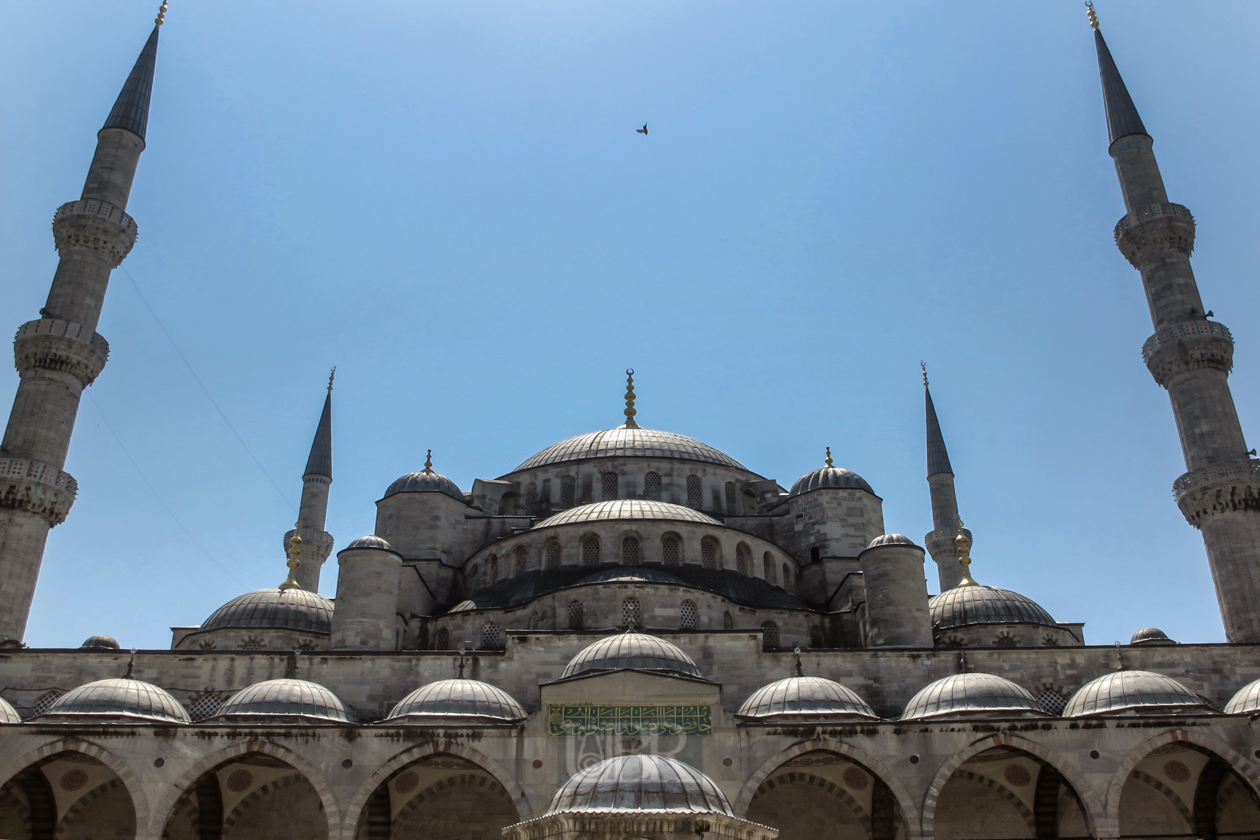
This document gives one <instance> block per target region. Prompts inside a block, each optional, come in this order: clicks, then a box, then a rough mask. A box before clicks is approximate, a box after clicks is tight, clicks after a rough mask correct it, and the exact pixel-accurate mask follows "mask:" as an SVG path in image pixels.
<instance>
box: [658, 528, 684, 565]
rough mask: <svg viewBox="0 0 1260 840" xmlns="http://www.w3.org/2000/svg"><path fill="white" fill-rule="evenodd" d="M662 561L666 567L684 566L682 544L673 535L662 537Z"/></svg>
mask: <svg viewBox="0 0 1260 840" xmlns="http://www.w3.org/2000/svg"><path fill="white" fill-rule="evenodd" d="M661 561H662V562H663V563H664V564H665V565H666V566H681V565H682V543H681V542H679V540H678V537H675V536H674V535H673V534H666V535H665V536H663V537H661Z"/></svg>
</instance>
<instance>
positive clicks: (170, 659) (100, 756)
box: [0, 4, 1260, 840]
mask: <svg viewBox="0 0 1260 840" xmlns="http://www.w3.org/2000/svg"><path fill="white" fill-rule="evenodd" d="M164 12H165V4H163V12H162V13H159V16H158V19H157V21H156V24H157V25H156V26H155V27H154V29H153V31H152V34H151V35H150V36H149V38H148V41H147V42H146V43H145V45H144V47H143V50H142V51H141V53H140V56H139V59H138V60H137V62H136V64H135V67H134V69H133V70H132V72H131V75H130V76H129V77H128V78H127V80H126V82H125V84H124V85H123V88H122V92H121V94H120V95H119V97H118V99H117V102H116V103H115V104H114V106H113V108H112V110H111V111H110V112H109V116H108V118H107V120H106V122H105V125H104V127H103V128H102V129H101V131H100V132H99V134H98V145H97V148H96V153H95V156H94V158H93V160H92V163H91V165H90V167H89V171H88V176H87V181H86V184H85V186H84V189H83V193H82V196H81V197H80V199H78V200H76V201H71V202H69V203H67V204H64V205H62V206H61V207H60V208H59V209H58V210H57V211H56V215H55V217H54V220H53V235H54V238H55V241H56V246H57V249H58V251H59V254H60V262H59V265H58V268H57V271H56V275H55V277H54V278H53V283H52V288H51V291H50V293H49V296H48V300H47V304H46V305H45V307H44V308H43V309H41V310H40V312H39V318H38V319H36V320H33V321H29V322H27V323H25V324H23V325H21V326H20V327H19V328H18V332H17V337H16V339H15V342H14V351H15V358H16V365H17V368H18V371H19V372H20V374H21V381H20V385H19V388H18V391H17V394H16V396H15V399H14V405H13V410H12V414H11V416H10V419H9V422H8V426H7V429H6V431H5V435H4V439H3V444H2V446H0V639H3V640H4V641H3V645H2V646H0V697H2V699H0V837H3V838H13V840H52V838H58V840H61V839H62V838H64V839H65V840H71V839H72V838H73V839H74V840H88V838H124V837H136V838H144V840H159V838H163V839H165V838H170V839H171V840H212V839H217V840H224V839H225V838H232V840H237V838H275V840H288V838H292V839H293V840H298V838H301V839H302V840H311V839H315V840H323V838H331V840H387V838H413V837H414V838H426V840H473V839H474V838H475V839H476V840H482V838H497V837H508V838H512V840H526V839H527V838H528V839H529V840H534V838H539V839H541V838H564V840H578V838H584V839H585V838H589V839H590V840H596V838H599V839H601V840H614V838H618V839H619V840H620V839H622V838H624V840H649V839H650V840H684V838H688V839H689V838H701V840H705V838H741V840H771V838H776V837H777V838H780V840H817V838H830V839H834V840H840V838H844V840H856V839H857V838H871V840H894V838H897V840H911V838H924V839H925V840H926V838H939V840H1008V838H1038V840H1040V839H1041V838H1121V837H1125V838H1139V837H1140V838H1147V840H1154V838H1169V840H1171V838H1225V837H1233V838H1260V800H1258V793H1260V461H1257V460H1255V459H1253V458H1252V457H1251V453H1249V452H1248V450H1247V446H1246V444H1245V442H1244V439H1243V435H1242V431H1241V428H1240V426H1239V422H1238V417H1237V414H1236V412H1235V409H1234V403H1233V400H1232V397H1231V395H1230V391H1229V385H1228V382H1227V377H1228V374H1229V372H1230V370H1231V368H1232V364H1233V340H1232V337H1231V335H1230V332H1229V330H1227V329H1226V328H1225V327H1224V326H1223V325H1221V324H1220V323H1218V322H1216V321H1215V320H1211V319H1210V317H1209V316H1210V313H1205V312H1204V310H1203V306H1202V303H1201V301H1200V298H1199V292H1198V288H1197V285H1196V283H1195V279H1194V275H1193V273H1192V270H1191V267H1190V260H1189V257H1190V253H1191V251H1192V249H1193V245H1194V235H1195V223H1194V219H1193V217H1192V216H1191V214H1190V211H1189V210H1187V209H1186V208H1185V207H1182V206H1181V205H1178V204H1173V203H1171V202H1169V200H1168V197H1167V195H1166V193H1165V189H1164V185H1163V181H1162V179H1161V176H1160V171H1159V167H1158V165H1157V163H1156V160H1155V157H1154V154H1153V151H1152V139H1151V135H1150V134H1149V133H1148V131H1147V130H1146V127H1145V125H1144V123H1143V122H1142V119H1141V118H1140V117H1139V115H1138V111H1137V109H1136V108H1135V106H1134V103H1133V101H1132V99H1131V98H1130V96H1129V93H1128V91H1127V90H1126V88H1125V85H1124V82H1123V81H1122V79H1121V77H1120V73H1119V71H1118V70H1117V68H1116V65H1115V63H1114V62H1113V60H1112V57H1111V54H1110V52H1109V51H1108V48H1107V44H1106V42H1105V41H1104V40H1103V36H1102V33H1101V32H1100V31H1098V24H1097V20H1096V18H1094V17H1093V13H1092V10H1091V13H1090V17H1091V23H1092V24H1093V28H1094V38H1095V41H1096V45H1097V51H1098V62H1099V70H1100V73H1101V79H1102V88H1103V105H1104V109H1105V113H1106V118H1107V127H1108V132H1109V138H1108V141H1109V147H1108V150H1109V153H1110V155H1111V157H1112V158H1113V159H1114V161H1115V165H1116V171H1117V174H1118V176H1119V180H1120V186H1121V192H1122V195H1123V199H1124V204H1125V213H1124V215H1123V216H1122V217H1121V218H1120V221H1119V223H1118V224H1117V225H1116V228H1115V239H1116V244H1117V246H1118V247H1119V249H1120V251H1121V253H1122V254H1123V255H1124V256H1125V258H1127V259H1128V260H1129V262H1130V263H1131V264H1132V265H1133V266H1134V268H1136V269H1137V270H1138V271H1139V272H1140V273H1141V277H1142V280H1143V283H1144V286H1145V289H1146V292H1147V298H1148V302H1149V305H1150V310H1151V317H1152V321H1153V325H1154V330H1155V332H1154V334H1153V335H1152V336H1151V338H1150V339H1149V340H1148V341H1147V342H1146V344H1145V346H1144V347H1143V357H1144V359H1145V361H1146V364H1147V366H1148V368H1149V369H1150V371H1151V374H1152V376H1153V377H1154V379H1155V381H1156V383H1157V384H1158V385H1160V386H1161V387H1163V388H1165V389H1166V390H1167V391H1168V394H1169V397H1170V400H1171V401H1172V405H1173V413H1174V416H1175V419H1176V422H1177V426H1178V430H1179V432H1180V436H1181V441H1182V445H1183V450H1184V453H1185V458H1186V466H1187V472H1186V473H1185V475H1183V476H1181V477H1180V478H1178V479H1177V480H1176V483H1175V485H1174V492H1175V494H1176V498H1177V502H1178V505H1179V507H1180V509H1181V511H1182V513H1183V514H1184V516H1185V517H1186V519H1187V521H1188V522H1189V524H1190V525H1192V526H1194V527H1195V528H1198V529H1199V530H1200V531H1201V532H1202V535H1203V539H1204V543H1205V546H1206V549H1207V556H1208V561H1209V565H1210V567H1211V569H1212V573H1213V575H1214V579H1215V582H1216V585H1217V591H1218V595H1219V600H1220V605H1221V613H1222V618H1223V621H1224V624H1225V629H1226V635H1227V638H1228V640H1229V641H1228V642H1227V643H1225V644H1178V643H1176V642H1175V641H1173V640H1171V639H1169V638H1167V636H1166V635H1165V634H1164V633H1162V632H1160V631H1159V630H1157V629H1154V628H1146V629H1143V630H1140V631H1138V632H1137V633H1136V634H1135V635H1134V636H1133V639H1132V641H1131V642H1130V644H1128V645H1117V646H1101V647H1099V646H1089V645H1087V644H1086V639H1085V636H1084V631H1083V628H1084V625H1083V624H1081V623H1074V622H1070V621H1059V620H1056V618H1054V617H1052V616H1051V615H1050V614H1049V613H1048V612H1047V611H1046V610H1045V609H1043V608H1042V607H1041V606H1039V605H1038V604H1037V603H1036V602H1035V601H1034V600H1032V599H1030V598H1028V597H1025V596H1024V595H1021V594H1018V593H1015V592H1011V591H1008V590H1005V589H1001V588H998V587H995V586H988V585H981V584H978V583H977V582H976V580H975V579H974V578H973V576H972V574H971V571H970V568H969V566H970V563H971V559H970V547H971V535H970V533H969V532H968V531H967V530H966V529H965V528H963V526H962V522H961V521H960V519H959V507H958V502H957V499H956V497H955V493H954V473H953V466H952V464H951V462H950V459H949V455H948V453H947V450H946V446H945V438H944V435H943V434H942V430H941V423H940V422H939V419H938V417H937V414H936V411H935V408H934V406H933V404H932V398H931V393H930V391H928V390H927V384H928V383H927V378H926V374H925V377H924V386H925V394H924V396H925V401H926V451H927V481H928V489H929V493H930V495H931V500H932V514H933V530H932V531H931V532H930V533H928V534H927V535H926V536H925V537H924V538H923V540H922V542H923V545H924V546H925V547H920V546H919V545H917V544H916V543H915V541H914V540H913V539H911V538H909V537H906V536H902V535H900V534H889V533H886V532H885V528H884V521H883V515H882V509H881V504H882V500H881V498H880V497H879V496H878V495H877V494H876V492H875V490H874V488H872V487H871V485H870V484H868V483H867V482H866V481H865V480H864V479H863V478H862V477H860V476H858V475H856V474H854V473H853V472H850V471H849V470H846V469H843V468H841V467H838V466H836V465H834V464H833V463H832V460H831V457H830V453H828V456H827V459H826V462H825V464H824V465H823V466H821V467H820V468H819V469H816V470H814V471H813V472H810V473H808V474H807V475H804V476H802V477H801V478H800V479H798V480H797V481H795V482H794V483H793V484H792V485H791V487H790V489H785V488H784V487H783V486H781V485H780V484H779V483H777V482H776V481H775V480H773V479H770V478H766V477H764V476H761V475H758V474H757V473H754V472H752V471H751V470H749V469H748V468H746V467H744V466H743V465H742V464H741V463H740V462H739V461H737V460H735V458H733V457H731V456H729V455H727V454H725V453H723V452H719V451H718V450H716V449H714V448H712V447H710V446H706V445H705V444H703V443H701V442H699V441H697V440H693V439H691V438H688V437H684V436H682V435H680V434H675V433H673V432H667V431H655V430H651V429H647V428H643V427H641V426H640V425H639V423H638V421H637V419H636V418H637V416H638V412H637V409H636V407H635V392H634V380H633V372H627V388H626V393H625V408H624V410H623V412H622V415H621V418H624V419H623V422H620V423H619V424H617V425H616V426H615V427H614V428H610V429H606V430H602V431H594V432H591V433H589V434H584V435H580V436H578V437H574V438H570V439H568V440H564V441H561V442H560V443H557V444H555V445H554V446H551V447H548V448H547V449H544V450H543V451H541V452H539V453H537V454H535V455H532V456H530V457H527V458H525V460H523V461H522V462H521V463H520V464H519V465H517V466H515V467H513V468H511V469H509V470H508V471H507V472H505V473H503V474H502V475H500V476H499V477H497V478H487V479H477V480H476V481H474V482H473V483H472V486H471V487H470V488H467V489H465V488H461V487H459V486H458V485H457V484H456V483H455V482H454V481H452V480H451V479H449V478H447V477H446V476H444V475H442V474H441V473H439V472H437V471H436V470H435V469H434V467H433V464H432V461H431V460H430V461H428V462H426V464H425V466H424V469H423V470H422V471H420V472H415V473H410V474H407V475H403V476H401V477H400V478H399V479H398V480H397V481H395V482H393V483H392V484H391V485H389V486H388V487H387V488H384V492H383V493H382V496H381V498H380V500H379V501H377V502H376V507H377V518H376V528H375V533H373V534H370V535H367V536H362V537H359V538H358V539H354V540H351V541H348V542H346V545H345V547H344V548H342V549H341V550H340V551H339V552H337V555H336V558H337V569H336V572H337V582H336V598H335V599H329V598H324V597H322V596H320V595H319V594H317V592H318V587H319V581H320V576H321V573H322V571H323V566H324V563H325V561H326V560H327V559H328V558H329V557H330V556H331V555H332V550H333V547H334V539H333V536H332V535H331V534H329V533H327V532H326V531H325V530H324V525H325V513H326V510H327V505H328V501H329V490H330V487H331V484H332V481H333V469H332V467H333V450H332V426H333V414H332V402H333V386H332V382H331V380H330V382H329V386H328V393H327V396H326V397H325V399H324V403H323V411H322V414H321V416H320V418H319V421H318V424H317V427H316V431H315V436H314V441H313V443H312V446H311V450H310V457H309V459H308V460H307V463H306V466H305V470H304V473H303V477H302V481H303V489H302V501H301V509H300V518H299V521H298V523H297V527H296V528H294V529H293V530H291V531H289V532H288V533H287V534H285V535H284V546H285V549H286V551H287V555H288V568H289V574H288V577H287V578H286V579H285V580H284V582H283V583H281V584H280V585H279V586H278V587H276V588H274V589H263V590H260V591H257V592H250V593H247V594H243V595H241V596H240V597H237V598H235V599H233V600H232V601H230V602H229V603H227V604H225V605H224V606H223V607H221V608H219V609H218V610H216V611H215V612H214V613H212V614H211V615H210V616H208V617H206V618H205V620H204V621H202V622H201V623H200V624H197V625H189V626H185V627H176V628H173V636H172V640H171V647H170V650H166V651H130V652H126V651H123V650H121V649H120V648H119V645H118V643H117V642H115V641H114V640H113V639H111V638H109V637H106V636H94V637H92V638H90V639H88V640H87V641H86V642H84V644H83V646H82V647H81V648H79V649H71V650H58V649H32V648H28V647H26V646H25V645H24V644H23V642H22V637H23V634H24V630H25V625H26V618H27V613H28V610H29V608H30V604H31V598H32V594H33V592H34V589H35V585H36V580H37V577H38V572H39V567H40V563H41V560H42V555H43V548H44V542H45V540H46V538H47V535H48V532H49V530H50V529H51V528H52V527H54V526H56V525H58V524H61V523H62V522H64V521H65V520H66V518H67V514H68V513H69V510H70V507H71V505H72V503H73V501H74V498H75V495H76V492H77V485H76V483H75V480H74V479H73V478H72V477H71V476H70V475H69V474H68V473H66V472H64V471H63V467H64V465H65V458H66V452H67V449H68V446H69V442H70V430H71V429H72V427H73V424H74V419H75V416H76V412H77V409H78V403H79V399H80V396H81V393H82V390H83V389H84V388H85V387H86V386H87V385H89V384H90V383H91V382H92V381H93V380H94V379H95V378H96V377H97V376H98V375H99V374H100V373H101V371H102V369H103V368H104V366H105V363H106V360H107V359H108V349H109V348H108V344H107V342H106V341H105V339H104V338H102V337H101V336H100V335H98V334H97V333H96V326H97V321H98V318H99V315H100V312H101V306H102V303H103V300H104V297H105V291H106V286H107V283H108V280H109V277H110V273H111V271H112V270H113V269H114V268H115V267H117V266H118V265H119V264H120V263H121V262H122V260H123V259H124V258H125V257H126V256H127V254H128V252H129V251H130V250H131V248H132V246H133V245H134V243H135V240H136V223H135V222H134V221H133V220H132V218H131V217H130V216H128V215H127V213H126V212H125V211H126V205H127V199H128V194H129V192H130V189H131V181H132V176H133V175H134V173H135V170H136V166H137V163H138V161H139V158H140V154H141V152H142V151H143V150H144V145H145V140H144V138H145V129H146V126H147V122H148V118H149V106H150V90H151V85H152V80H153V74H154V72H155V69H156V66H157V47H158V36H159V32H160V31H161V26H162V24H163V19H164ZM1163 118H1164V119H1169V118H1173V117H1172V116H1171V115H1169V116H1166V117H1163ZM621 418H619V419H621ZM610 419H611V418H610ZM524 454H526V453H522V455H524ZM505 466H506V465H505ZM68 527H74V526H73V524H71V525H70V526H68ZM928 555H930V556H931V559H932V561H933V562H934V564H935V566H936V573H937V574H938V576H939V579H940V583H941V594H939V595H936V596H934V597H929V596H928V592H927V586H926V582H925V579H924V578H925V575H924V564H925V560H926V559H927V556H928ZM979 577H982V578H983V577H985V576H984V575H979ZM193 618H195V617H193Z"/></svg>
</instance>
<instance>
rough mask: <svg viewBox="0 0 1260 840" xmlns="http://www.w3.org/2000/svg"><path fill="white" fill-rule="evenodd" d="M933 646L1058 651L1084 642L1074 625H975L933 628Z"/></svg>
mask: <svg viewBox="0 0 1260 840" xmlns="http://www.w3.org/2000/svg"><path fill="white" fill-rule="evenodd" d="M933 643H934V646H935V647H938V648H959V647H961V648H968V649H973V648H1017V649H1020V650H1028V649H1029V648H1056V647H1079V646H1081V645H1082V644H1083V642H1082V641H1081V640H1080V639H1079V638H1078V637H1077V636H1076V635H1075V634H1074V633H1073V632H1072V626H1071V625H1069V626H1064V625H1055V626H1053V627H1048V626H1044V625H1036V624H1002V623H994V624H974V625H971V626H965V627H951V628H948V629H940V628H933Z"/></svg>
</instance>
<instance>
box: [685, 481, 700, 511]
mask: <svg viewBox="0 0 1260 840" xmlns="http://www.w3.org/2000/svg"><path fill="white" fill-rule="evenodd" d="M700 503H701V502H700V476H698V475H689V476H687V507H689V508H693V509H695V510H700Z"/></svg>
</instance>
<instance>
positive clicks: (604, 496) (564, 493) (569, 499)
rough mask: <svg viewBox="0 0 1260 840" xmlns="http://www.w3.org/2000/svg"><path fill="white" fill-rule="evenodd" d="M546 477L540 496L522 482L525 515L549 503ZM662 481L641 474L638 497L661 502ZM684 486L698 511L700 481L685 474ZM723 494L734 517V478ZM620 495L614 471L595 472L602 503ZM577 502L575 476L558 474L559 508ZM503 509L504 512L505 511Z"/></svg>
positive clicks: (736, 491) (656, 476)
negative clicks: (523, 485)
mask: <svg viewBox="0 0 1260 840" xmlns="http://www.w3.org/2000/svg"><path fill="white" fill-rule="evenodd" d="M549 481H550V479H544V481H543V488H542V489H543V492H542V495H541V497H540V495H539V492H538V483H537V482H535V481H531V482H528V483H527V484H526V485H525V492H524V498H523V499H522V504H523V505H524V510H523V511H521V512H522V513H524V514H525V515H527V516H539V515H542V514H544V513H545V512H546V509H547V508H549V507H550V506H551V490H550V488H549ZM662 486H663V482H662V480H661V474H660V473H658V472H649V473H646V474H645V475H644V476H643V495H642V498H644V499H646V500H648V501H651V502H659V501H661V488H662ZM686 486H687V507H689V508H693V509H695V510H700V509H701V508H702V507H703V505H704V493H703V483H702V482H701V480H700V476H698V475H689V476H687V480H686ZM723 489H724V491H725V495H726V499H725V501H726V505H725V510H726V513H727V515H728V516H734V515H735V514H736V513H738V510H739V485H738V484H737V483H736V482H734V481H728V482H726V483H725V485H724V487H723ZM620 497H621V477H620V476H619V475H618V474H617V473H615V472H603V473H600V474H599V498H600V501H602V502H610V501H613V500H614V499H618V498H620ZM718 499H719V494H718V491H717V488H716V487H715V488H714V489H713V503H714V505H715V506H716V505H717V504H718ZM576 504H577V477H576V476H572V475H564V476H561V477H560V504H559V507H560V509H562V510H566V509H568V508H571V507H573V506H574V505H576ZM505 507H506V509H507V510H511V508H512V505H511V504H510V503H508V504H505ZM505 512H506V511H505Z"/></svg>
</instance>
